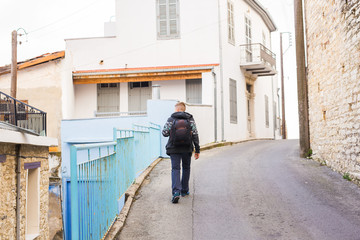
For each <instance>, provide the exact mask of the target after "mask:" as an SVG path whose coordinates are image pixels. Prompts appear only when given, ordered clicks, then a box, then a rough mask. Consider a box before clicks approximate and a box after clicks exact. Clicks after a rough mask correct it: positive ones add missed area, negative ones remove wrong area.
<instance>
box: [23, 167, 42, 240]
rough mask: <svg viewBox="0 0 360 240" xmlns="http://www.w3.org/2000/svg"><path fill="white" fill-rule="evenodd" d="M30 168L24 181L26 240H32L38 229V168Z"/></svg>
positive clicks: (37, 233)
mask: <svg viewBox="0 0 360 240" xmlns="http://www.w3.org/2000/svg"><path fill="white" fill-rule="evenodd" d="M25 168H26V166H25ZM30 168H32V169H30ZM30 168H29V169H27V179H26V180H27V181H26V238H29V239H34V238H35V237H37V236H38V235H39V229H40V228H39V226H40V176H39V175H40V168H39V167H37V168H33V166H30Z"/></svg>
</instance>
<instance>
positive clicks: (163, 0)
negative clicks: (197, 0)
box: [157, 0, 180, 39]
mask: <svg viewBox="0 0 360 240" xmlns="http://www.w3.org/2000/svg"><path fill="white" fill-rule="evenodd" d="M179 22H180V21H179V0H157V28H158V30H157V32H158V33H157V35H158V39H172V38H179V37H180V27H179V26H180V25H179Z"/></svg>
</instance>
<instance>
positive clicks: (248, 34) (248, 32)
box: [245, 16, 252, 62]
mask: <svg viewBox="0 0 360 240" xmlns="http://www.w3.org/2000/svg"><path fill="white" fill-rule="evenodd" d="M245 38H246V39H245V40H246V61H247V62H252V47H251V44H252V39H251V20H250V18H248V17H247V16H245Z"/></svg>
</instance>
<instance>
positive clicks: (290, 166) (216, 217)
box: [118, 140, 360, 240]
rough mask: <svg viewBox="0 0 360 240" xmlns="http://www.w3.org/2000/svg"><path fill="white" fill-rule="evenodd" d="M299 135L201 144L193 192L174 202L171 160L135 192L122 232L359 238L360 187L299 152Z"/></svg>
mask: <svg viewBox="0 0 360 240" xmlns="http://www.w3.org/2000/svg"><path fill="white" fill-rule="evenodd" d="M298 148H299V146H298V141H297V140H279V141H253V142H247V143H241V144H237V145H233V146H228V147H222V148H216V149H212V150H209V151H204V152H202V153H201V155H200V159H199V160H196V161H194V160H193V162H192V173H191V185H190V188H191V190H190V196H187V197H184V198H181V199H180V201H179V203H178V204H172V203H171V202H170V199H171V188H170V180H171V178H170V171H171V166H170V161H169V160H163V161H162V162H160V163H159V164H158V165H157V166H156V167H155V169H154V170H153V172H152V173H151V174H150V176H149V177H148V178H147V179H146V181H145V183H144V185H143V187H142V188H141V190H140V191H139V194H138V195H137V200H136V201H135V203H134V204H133V206H132V209H131V210H130V214H129V216H128V219H127V221H126V224H125V227H124V229H123V231H122V232H121V234H120V236H119V237H118V239H121V240H133V239H134V240H135V239H136V240H138V239H146V240H159V239H165V240H167V239H169V240H170V239H171V240H174V239H179V240H180V239H181V240H190V239H196V240H197V239H199V240H200V239H207V240H209V239H216V240H217V239H218V240H230V239H244V240H253V239H256V240H257V239H276V240H277V239H286V240H290V239H301V240H306V239H317V240H318V239H324V240H332V239H334V240H335V239H336V240H338V239H344V240H359V239H360V188H359V187H358V186H357V185H355V184H353V183H351V182H348V181H346V180H344V179H343V178H342V176H341V175H340V174H338V173H336V172H333V171H332V170H331V169H329V168H328V167H326V166H320V164H319V163H318V162H315V161H312V160H307V159H301V158H299V157H298V155H299V153H298Z"/></svg>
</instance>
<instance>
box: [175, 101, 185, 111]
mask: <svg viewBox="0 0 360 240" xmlns="http://www.w3.org/2000/svg"><path fill="white" fill-rule="evenodd" d="M175 107H176V108H177V109H179V110H181V111H182V112H185V110H186V105H185V103H184V102H178V103H177V104H175Z"/></svg>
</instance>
